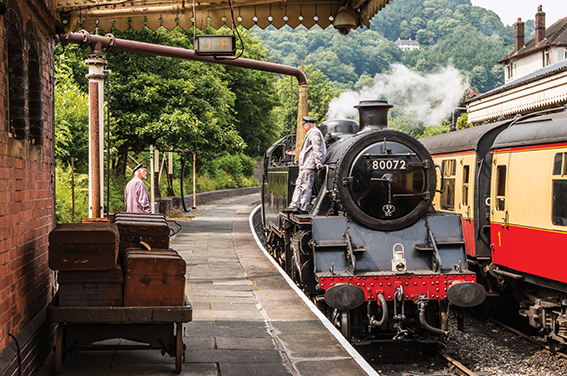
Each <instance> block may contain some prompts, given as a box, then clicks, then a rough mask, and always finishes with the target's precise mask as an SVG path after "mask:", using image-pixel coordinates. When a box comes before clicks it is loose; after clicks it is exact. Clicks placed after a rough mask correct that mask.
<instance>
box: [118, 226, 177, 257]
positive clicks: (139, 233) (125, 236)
mask: <svg viewBox="0 0 567 376" xmlns="http://www.w3.org/2000/svg"><path fill="white" fill-rule="evenodd" d="M114 224H116V226H118V231H119V232H120V251H121V252H123V251H124V250H125V249H126V248H132V247H150V248H151V249H154V248H156V249H168V248H169V225H168V224H167V222H166V221H165V220H161V219H147V220H144V219H137V218H117V219H116V218H115V220H114ZM146 245H147V246H146Z"/></svg>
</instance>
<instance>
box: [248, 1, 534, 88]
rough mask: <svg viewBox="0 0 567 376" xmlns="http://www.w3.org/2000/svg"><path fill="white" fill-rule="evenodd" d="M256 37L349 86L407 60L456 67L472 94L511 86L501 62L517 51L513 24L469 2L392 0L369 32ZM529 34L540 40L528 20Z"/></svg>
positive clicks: (271, 50) (412, 64)
mask: <svg viewBox="0 0 567 376" xmlns="http://www.w3.org/2000/svg"><path fill="white" fill-rule="evenodd" d="M534 12H535V9H534ZM254 33H255V34H258V35H260V36H261V37H262V40H263V42H264V45H265V46H266V48H267V49H268V56H269V57H271V58H273V59H275V60H277V61H279V62H283V63H292V64H299V62H300V61H301V59H303V60H304V63H305V64H312V65H313V66H314V67H315V68H316V69H319V70H321V72H322V73H323V74H325V75H327V76H328V77H329V78H330V80H331V81H333V83H334V84H335V85H336V86H338V87H340V88H342V89H352V88H354V87H355V85H356V83H357V82H358V81H359V79H360V78H361V76H363V75H367V76H371V77H374V76H375V75H376V74H381V73H384V72H388V71H389V69H390V65H391V64H394V63H400V62H401V63H403V64H404V65H406V66H407V67H409V68H411V69H413V70H416V71H419V72H422V73H429V72H433V71H435V70H437V69H440V68H441V67H444V66H446V65H448V64H450V65H453V66H455V67H456V68H458V69H459V70H460V71H461V72H462V74H463V75H465V76H467V77H469V79H470V83H471V86H472V87H473V89H475V90H476V91H479V92H486V91H489V90H491V89H493V88H495V87H497V86H499V85H501V84H503V83H504V74H503V68H502V66H501V65H500V64H498V63H497V61H498V60H500V59H501V58H503V57H504V56H506V54H508V53H509V52H510V51H511V49H512V48H513V47H512V45H513V41H514V27H513V26H512V25H509V26H505V25H503V24H502V22H501V21H500V19H499V18H498V16H497V15H496V14H495V13H494V12H492V11H490V10H487V9H484V8H481V7H476V6H473V5H472V4H471V2H470V0H404V1H392V2H390V3H389V4H388V5H387V6H386V7H385V8H384V9H382V10H381V11H380V12H378V14H377V15H376V16H375V17H374V18H373V19H372V20H371V27H370V29H356V30H353V31H352V32H351V33H350V34H349V35H347V36H341V35H339V34H338V33H337V32H336V30H334V29H333V28H332V27H329V28H327V29H325V30H321V29H318V28H313V29H311V30H306V29H304V28H301V27H299V28H297V29H295V30H291V29H290V28H285V27H284V28H283V29H281V30H275V29H273V28H267V29H266V30H259V29H255V30H254ZM525 35H526V40H528V39H529V38H531V37H532V36H533V20H529V21H527V22H526V23H525ZM398 38H402V39H408V38H411V39H412V40H417V41H419V43H420V45H421V46H420V50H414V51H401V50H400V49H399V48H398V47H397V46H396V45H395V44H394V42H395V41H396V40H397V39H398ZM280 46H285V49H284V48H282V47H280ZM481 74H484V76H482V75H481ZM358 86H360V85H358Z"/></svg>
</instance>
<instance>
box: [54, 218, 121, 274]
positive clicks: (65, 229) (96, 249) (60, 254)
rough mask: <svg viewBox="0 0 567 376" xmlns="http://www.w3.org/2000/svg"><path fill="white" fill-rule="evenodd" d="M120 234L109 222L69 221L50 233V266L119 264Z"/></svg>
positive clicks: (75, 267) (89, 267)
mask: <svg viewBox="0 0 567 376" xmlns="http://www.w3.org/2000/svg"><path fill="white" fill-rule="evenodd" d="M119 243H120V235H119V232H118V227H117V226H116V225H114V224H112V223H109V222H89V223H65V224H61V225H58V226H57V227H55V229H53V230H52V231H51V232H50V233H49V267H50V268H51V269H54V270H109V269H113V268H116V265H117V264H116V262H117V259H118V245H119Z"/></svg>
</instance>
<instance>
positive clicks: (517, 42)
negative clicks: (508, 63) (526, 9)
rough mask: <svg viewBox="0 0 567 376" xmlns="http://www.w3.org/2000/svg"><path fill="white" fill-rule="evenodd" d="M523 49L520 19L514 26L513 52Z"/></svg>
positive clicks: (522, 30) (522, 32)
mask: <svg viewBox="0 0 567 376" xmlns="http://www.w3.org/2000/svg"><path fill="white" fill-rule="evenodd" d="M522 47H524V23H523V22H522V19H521V18H518V21H517V22H516V23H515V24H514V52H516V51H518V50H519V49H520V48H522Z"/></svg>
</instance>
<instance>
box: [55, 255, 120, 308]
mask: <svg viewBox="0 0 567 376" xmlns="http://www.w3.org/2000/svg"><path fill="white" fill-rule="evenodd" d="M57 282H58V283H59V306H60V307H122V302H123V295H124V272H123V271H122V267H121V266H120V264H119V265H118V266H117V267H116V268H114V269H110V270H60V271H59V272H58V273H57Z"/></svg>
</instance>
